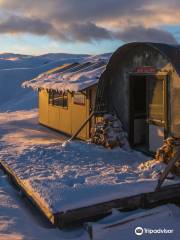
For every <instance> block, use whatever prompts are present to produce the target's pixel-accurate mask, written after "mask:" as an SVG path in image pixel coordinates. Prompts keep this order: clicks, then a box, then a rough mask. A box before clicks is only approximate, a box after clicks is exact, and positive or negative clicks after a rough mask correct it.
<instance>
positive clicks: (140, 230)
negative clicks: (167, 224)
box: [134, 227, 174, 236]
mask: <svg viewBox="0 0 180 240" xmlns="http://www.w3.org/2000/svg"><path fill="white" fill-rule="evenodd" d="M134 232H135V234H136V235H137V236H141V235H143V234H171V233H173V232H174V230H173V229H166V228H163V229H162V228H157V229H151V228H142V227H136V228H135V230H134Z"/></svg>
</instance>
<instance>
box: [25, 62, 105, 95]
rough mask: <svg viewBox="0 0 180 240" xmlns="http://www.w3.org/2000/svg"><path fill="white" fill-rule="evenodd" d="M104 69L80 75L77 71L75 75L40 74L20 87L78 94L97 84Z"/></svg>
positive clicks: (83, 72) (100, 68) (102, 67)
mask: <svg viewBox="0 0 180 240" xmlns="http://www.w3.org/2000/svg"><path fill="white" fill-rule="evenodd" d="M97 64H98V63H97ZM94 65H95V64H94ZM105 69H106V65H104V66H101V67H99V68H96V69H93V70H90V71H88V70H86V69H85V71H82V72H80V73H79V71H77V73H76V72H75V73H65V74H63V73H55V74H41V75H39V76H38V77H37V78H34V79H32V80H31V81H26V82H24V83H23V85H22V86H23V87H32V88H33V89H34V90H36V89H39V88H41V89H53V90H57V91H71V92H78V91H81V90H84V89H86V88H88V87H90V86H92V85H94V84H97V83H98V81H99V77H100V76H101V74H102V73H103V72H104V71H105Z"/></svg>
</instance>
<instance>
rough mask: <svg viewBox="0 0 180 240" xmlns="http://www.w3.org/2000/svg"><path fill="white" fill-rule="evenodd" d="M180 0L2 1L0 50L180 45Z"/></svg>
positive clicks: (32, 51)
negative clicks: (152, 43) (128, 44)
mask: <svg viewBox="0 0 180 240" xmlns="http://www.w3.org/2000/svg"><path fill="white" fill-rule="evenodd" d="M179 19H180V1H179V0H171V1H168V0H163V1H162V0H157V1H152V0H133V1H132V0H126V1H124V0H111V1H109V0H86V1H82V0H51V1H49V0H36V1H32V0H8V1H7V0H0V52H14V53H22V54H35V55H37V54H44V53H48V52H67V53H90V54H99V53H105V52H112V51H114V50H115V49H116V48H118V47H119V46H120V45H122V44H124V43H126V42H132V41H150V42H151V41H153V42H165V43H172V44H178V43H179V42H180V20H179Z"/></svg>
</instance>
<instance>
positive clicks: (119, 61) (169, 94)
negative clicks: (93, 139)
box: [96, 43, 180, 152]
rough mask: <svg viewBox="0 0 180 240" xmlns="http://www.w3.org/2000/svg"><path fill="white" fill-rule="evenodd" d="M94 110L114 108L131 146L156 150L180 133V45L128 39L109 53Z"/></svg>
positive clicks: (150, 150)
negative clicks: (128, 41) (139, 41)
mask: <svg viewBox="0 0 180 240" xmlns="http://www.w3.org/2000/svg"><path fill="white" fill-rule="evenodd" d="M96 112H101V113H103V112H115V113H116V114H117V116H118V117H119V119H120V120H121V122H122V123H123V127H124V130H125V131H126V132H127V133H128V138H129V142H130V144H131V146H133V147H138V148H140V149H142V150H145V151H149V152H155V151H156V150H157V148H159V147H160V146H161V145H162V144H163V140H164V139H166V138H167V137H169V136H172V137H177V138H179V137H180V47H179V46H173V45H168V44H162V43H129V44H126V45H124V46H122V47H120V48H119V49H118V50H117V51H115V53H114V54H113V55H112V57H111V58H110V61H109V63H108V65H107V67H106V70H105V72H104V73H103V74H102V76H101V78H100V81H99V84H98V91H97V98H96Z"/></svg>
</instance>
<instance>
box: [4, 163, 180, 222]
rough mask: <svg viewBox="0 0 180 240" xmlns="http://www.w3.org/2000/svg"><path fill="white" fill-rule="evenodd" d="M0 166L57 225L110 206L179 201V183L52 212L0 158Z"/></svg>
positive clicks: (97, 214)
mask: <svg viewBox="0 0 180 240" xmlns="http://www.w3.org/2000/svg"><path fill="white" fill-rule="evenodd" d="M0 168H1V169H2V170H3V171H4V172H5V173H6V174H7V175H8V177H9V180H10V182H12V183H13V184H14V185H15V186H16V187H17V188H18V189H19V190H20V191H21V192H22V193H23V194H24V195H25V196H26V197H27V198H28V199H29V200H30V201H31V202H32V204H33V205H34V206H35V207H37V208H38V209H39V210H40V211H41V212H42V213H43V214H44V215H45V216H46V218H47V219H48V220H49V221H50V222H51V223H52V224H54V225H56V226H58V227H66V226H68V225H70V224H71V225H72V224H76V223H83V222H85V221H90V220H93V219H95V218H98V217H101V216H105V215H107V214H110V213H111V211H112V208H116V209H121V210H128V209H129V210H130V209H135V208H151V207H154V206H158V205H161V204H164V203H169V202H177V201H179V202H180V183H179V184H174V185H169V186H164V187H162V188H161V189H160V190H159V191H158V192H147V193H142V194H138V195H135V196H129V197H124V198H120V199H115V200H112V201H108V202H102V203H99V204H95V205H91V206H87V207H82V208H77V209H73V210H71V209H69V210H68V211H66V212H57V213H53V212H51V210H50V209H49V208H48V207H47V206H45V204H43V203H42V202H40V201H39V199H37V197H36V196H35V194H33V192H30V191H29V190H28V189H27V188H26V186H25V185H24V184H23V182H22V181H21V180H20V179H19V178H18V177H17V176H16V174H15V173H14V172H13V171H12V170H11V169H10V168H9V166H8V165H7V164H6V163H5V162H3V161H2V160H0Z"/></svg>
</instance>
